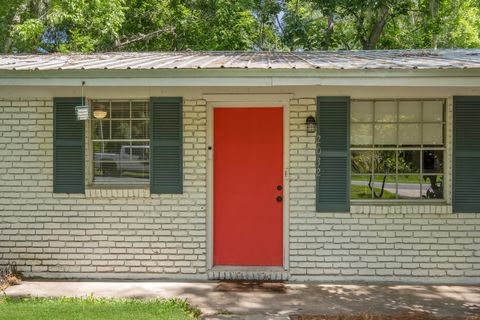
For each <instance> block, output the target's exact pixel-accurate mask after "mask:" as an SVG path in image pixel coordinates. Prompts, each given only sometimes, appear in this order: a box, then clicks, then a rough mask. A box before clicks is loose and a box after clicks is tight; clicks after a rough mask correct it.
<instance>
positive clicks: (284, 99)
mask: <svg viewBox="0 0 480 320" xmlns="http://www.w3.org/2000/svg"><path fill="white" fill-rule="evenodd" d="M292 97H293V94H205V95H203V98H204V99H205V100H206V101H207V204H206V207H207V220H206V222H207V230H206V231H207V248H206V249H207V252H206V255H207V271H210V270H212V268H214V267H215V266H214V264H213V231H214V230H213V196H214V195H213V172H214V167H213V162H214V159H213V150H208V147H210V146H211V147H214V146H213V137H214V132H213V121H214V119H213V109H214V108H218V107H222V108H228V107H230V108H235V107H236V108H262V107H264V108H266V107H281V108H283V190H284V193H283V199H284V200H283V266H282V268H283V269H284V270H288V269H289V264H290V263H289V261H290V260H289V255H288V253H289V154H290V152H289V150H290V139H289V135H290V134H289V128H290V126H289V118H290V117H289V110H290V99H291V98H292ZM233 267H234V266H232V268H233ZM248 268H249V267H245V270H247V269H248ZM252 268H255V269H258V266H256V267H252ZM265 268H266V269H271V268H273V267H265ZM275 268H278V267H275Z"/></svg>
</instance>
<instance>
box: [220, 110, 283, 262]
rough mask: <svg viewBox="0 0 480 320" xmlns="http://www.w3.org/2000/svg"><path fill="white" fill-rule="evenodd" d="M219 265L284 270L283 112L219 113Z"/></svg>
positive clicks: (247, 111)
mask: <svg viewBox="0 0 480 320" xmlns="http://www.w3.org/2000/svg"><path fill="white" fill-rule="evenodd" d="M213 156H214V160H213V161H214V181H213V183H214V195H213V196H214V207H213V215H214V235H213V236H214V244H213V245H214V249H213V250H214V264H215V265H235V266H281V265H282V264H283V199H282V198H283V109H282V108H278V107H275V108H215V109H214V151H213Z"/></svg>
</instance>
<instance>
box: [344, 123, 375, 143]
mask: <svg viewBox="0 0 480 320" xmlns="http://www.w3.org/2000/svg"><path fill="white" fill-rule="evenodd" d="M372 131H373V130H372V125H371V124H359V123H354V124H352V129H351V137H350V143H351V144H352V145H357V146H367V145H368V146H371V145H372V144H373V133H372Z"/></svg>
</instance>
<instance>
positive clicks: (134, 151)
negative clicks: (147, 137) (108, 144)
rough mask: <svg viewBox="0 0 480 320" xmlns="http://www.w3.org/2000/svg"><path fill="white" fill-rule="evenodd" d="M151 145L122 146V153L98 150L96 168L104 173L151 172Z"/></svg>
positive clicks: (95, 160)
mask: <svg viewBox="0 0 480 320" xmlns="http://www.w3.org/2000/svg"><path fill="white" fill-rule="evenodd" d="M149 151H150V146H144V145H139V146H129V145H127V146H122V147H121V148H120V153H109V152H96V153H95V155H94V162H95V169H101V170H102V171H103V173H104V175H120V174H122V172H125V171H131V172H149V170H150V168H149Z"/></svg>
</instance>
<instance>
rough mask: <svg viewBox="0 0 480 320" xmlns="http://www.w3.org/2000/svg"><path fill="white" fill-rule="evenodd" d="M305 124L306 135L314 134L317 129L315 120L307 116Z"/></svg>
mask: <svg viewBox="0 0 480 320" xmlns="http://www.w3.org/2000/svg"><path fill="white" fill-rule="evenodd" d="M305 123H306V124H307V133H315V130H316V129H317V122H316V121H315V118H314V117H313V116H308V117H307V120H306V121H305Z"/></svg>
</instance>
